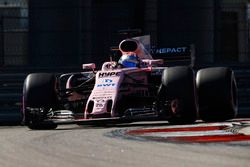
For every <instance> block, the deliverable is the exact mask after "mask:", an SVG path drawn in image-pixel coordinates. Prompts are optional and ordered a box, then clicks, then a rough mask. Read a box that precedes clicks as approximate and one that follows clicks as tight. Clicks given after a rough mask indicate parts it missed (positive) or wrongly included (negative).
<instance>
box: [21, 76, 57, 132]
mask: <svg viewBox="0 0 250 167" xmlns="http://www.w3.org/2000/svg"><path fill="white" fill-rule="evenodd" d="M55 88H56V77H55V76H54V75H53V74H47V73H35V74H29V75H28V76H27V77H26V79H25V81H24V87H23V115H24V118H23V120H24V123H25V125H27V126H28V127H29V128H30V129H55V128H56V127H57V126H56V125H55V124H45V123H44V122H43V121H44V119H46V117H47V113H48V111H49V110H50V109H52V108H55V107H56V106H57V104H58V99H57V94H56V90H55Z"/></svg>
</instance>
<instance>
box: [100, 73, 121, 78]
mask: <svg viewBox="0 0 250 167" xmlns="http://www.w3.org/2000/svg"><path fill="white" fill-rule="evenodd" d="M119 75H120V72H100V73H99V74H98V77H99V78H105V77H116V76H119Z"/></svg>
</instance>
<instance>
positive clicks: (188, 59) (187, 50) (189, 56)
mask: <svg viewBox="0 0 250 167" xmlns="http://www.w3.org/2000/svg"><path fill="white" fill-rule="evenodd" d="M151 55H152V56H153V58H154V59H163V60H164V64H165V65H167V66H168V65H177V64H178V65H179V64H181V65H190V66H192V67H193V66H194V65H195V45H194V44H191V45H189V46H178V47H166V48H154V47H152V48H151Z"/></svg>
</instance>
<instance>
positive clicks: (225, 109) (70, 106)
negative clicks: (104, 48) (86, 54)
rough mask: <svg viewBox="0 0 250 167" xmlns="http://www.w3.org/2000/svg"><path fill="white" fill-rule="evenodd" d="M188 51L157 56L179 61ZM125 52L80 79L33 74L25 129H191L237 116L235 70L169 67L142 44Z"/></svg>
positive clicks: (129, 42) (127, 43)
mask: <svg viewBox="0 0 250 167" xmlns="http://www.w3.org/2000/svg"><path fill="white" fill-rule="evenodd" d="M186 49H187V48H184V47H177V48H170V49H169V48H165V49H160V50H154V52H155V51H156V52H157V53H162V52H165V53H166V52H171V53H172V52H175V55H178V54H179V52H182V51H185V50H186ZM119 50H120V51H121V53H122V57H121V58H120V60H119V61H109V62H105V63H103V65H102V68H101V69H100V70H96V67H95V64H93V63H91V64H83V72H78V73H67V74H61V75H55V74H50V73H32V74H29V75H28V76H27V77H26V79H25V81H24V86H23V109H22V114H23V122H24V124H25V125H27V126H28V127H29V128H30V129H54V128H56V127H57V125H60V124H80V125H84V124H93V125H99V124H101V125H105V124H113V123H123V122H126V123H127V122H133V121H142V120H166V121H168V122H169V123H171V124H187V123H194V122H195V121H196V119H198V118H199V119H202V120H204V121H208V122H211V121H224V120H227V119H231V118H234V117H235V116H236V113H237V104H238V102H237V87H236V81H235V77H234V73H233V71H232V70H231V69H230V68H227V67H210V68H204V69H200V70H198V71H197V72H194V70H193V68H192V66H189V65H186V66H171V67H168V66H167V65H165V63H166V61H165V60H164V59H153V57H152V56H151V53H150V52H149V51H147V50H146V49H145V47H144V45H143V43H142V42H140V40H138V39H136V38H129V39H125V40H123V41H122V42H121V43H120V45H119ZM187 50H188V51H190V48H188V49H187ZM180 54H181V53H180Z"/></svg>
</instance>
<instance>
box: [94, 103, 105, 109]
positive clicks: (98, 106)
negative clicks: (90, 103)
mask: <svg viewBox="0 0 250 167" xmlns="http://www.w3.org/2000/svg"><path fill="white" fill-rule="evenodd" d="M95 106H96V108H103V107H104V104H101V103H97V104H96V105H95Z"/></svg>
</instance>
